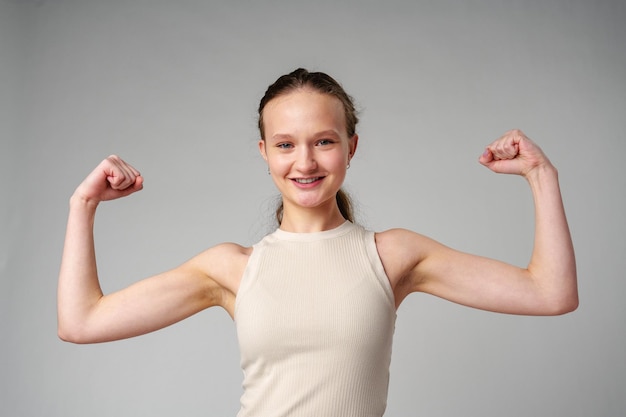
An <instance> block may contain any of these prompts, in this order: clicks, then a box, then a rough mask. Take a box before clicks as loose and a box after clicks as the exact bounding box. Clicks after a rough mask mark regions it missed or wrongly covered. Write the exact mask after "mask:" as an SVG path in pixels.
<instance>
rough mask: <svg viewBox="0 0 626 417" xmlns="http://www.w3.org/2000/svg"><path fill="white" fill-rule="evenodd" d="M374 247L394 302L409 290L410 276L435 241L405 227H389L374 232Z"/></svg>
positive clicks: (410, 284)
mask: <svg viewBox="0 0 626 417" xmlns="http://www.w3.org/2000/svg"><path fill="white" fill-rule="evenodd" d="M375 238H376V248H377V250H378V255H379V256H380V260H381V262H382V263H383V267H384V268H385V272H386V273H387V276H388V277H389V281H390V283H391V286H392V288H393V289H394V293H395V295H396V302H397V303H398V304H399V302H400V301H402V299H403V298H404V297H405V296H406V295H407V294H408V293H409V292H411V290H412V289H411V288H409V287H412V284H413V283H412V279H413V277H412V276H411V275H412V273H413V271H415V269H416V267H417V265H418V264H419V263H420V262H421V261H423V260H424V259H425V257H426V256H427V254H428V253H429V251H430V250H431V249H432V248H433V246H434V245H437V242H435V241H434V240H432V239H430V238H428V237H426V236H424V235H421V234H419V233H415V232H413V231H411V230H407V229H389V230H386V231H383V232H377V233H376V234H375Z"/></svg>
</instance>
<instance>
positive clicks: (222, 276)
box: [191, 242, 252, 294]
mask: <svg viewBox="0 0 626 417" xmlns="http://www.w3.org/2000/svg"><path fill="white" fill-rule="evenodd" d="M251 253H252V248H251V247H245V246H241V245H239V244H237V243H231V242H227V243H220V244H218V245H216V246H213V247H211V248H209V249H207V250H205V251H204V252H202V253H200V254H198V255H197V256H196V257H194V258H193V259H192V260H191V262H193V263H194V264H195V265H196V266H197V267H198V268H199V269H201V270H202V271H203V272H204V273H205V274H206V275H208V276H209V277H211V278H212V279H213V280H214V281H215V282H217V283H218V284H219V285H220V286H222V287H224V288H226V289H227V290H229V291H231V292H233V293H234V294H236V292H237V288H238V287H239V281H240V279H241V275H242V274H243V271H244V269H245V268H246V265H247V264H248V259H249V257H250V254H251Z"/></svg>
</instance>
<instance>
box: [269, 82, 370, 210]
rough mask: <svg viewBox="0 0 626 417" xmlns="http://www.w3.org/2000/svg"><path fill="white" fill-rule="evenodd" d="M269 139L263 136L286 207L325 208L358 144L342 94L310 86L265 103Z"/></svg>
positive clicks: (271, 169)
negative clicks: (337, 95) (348, 123)
mask: <svg viewBox="0 0 626 417" xmlns="http://www.w3.org/2000/svg"><path fill="white" fill-rule="evenodd" d="M263 126H264V133H265V140H261V141H259V149H260V151H261V155H263V158H264V159H265V160H266V161H267V163H268V165H269V170H270V173H271V175H272V179H273V180H274V183H275V184H276V186H277V187H278V189H279V191H280V192H281V194H282V197H283V205H284V208H285V210H286V211H287V210H289V209H291V208H294V207H302V208H308V209H324V208H328V207H329V205H334V204H336V202H335V195H336V193H337V191H338V190H339V188H340V187H341V185H342V184H343V181H344V178H345V176H346V169H347V168H346V167H347V165H348V163H349V161H350V158H352V155H353V154H354V151H355V150H356V145H357V141H358V137H357V135H354V136H353V137H348V135H347V133H346V123H345V114H344V108H343V104H342V103H341V101H339V99H337V98H335V97H333V96H331V95H327V94H321V93H318V92H315V91H312V90H309V89H299V90H295V91H293V92H291V93H288V94H285V95H281V96H278V97H276V98H274V99H272V100H271V101H270V102H268V103H267V105H266V106H265V108H264V109H263Z"/></svg>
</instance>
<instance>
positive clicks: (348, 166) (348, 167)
mask: <svg viewBox="0 0 626 417" xmlns="http://www.w3.org/2000/svg"><path fill="white" fill-rule="evenodd" d="M346 169H350V161H348V165H347V166H346Z"/></svg>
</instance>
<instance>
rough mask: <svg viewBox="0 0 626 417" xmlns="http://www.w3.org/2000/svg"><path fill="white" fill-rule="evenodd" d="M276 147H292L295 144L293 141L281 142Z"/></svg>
mask: <svg viewBox="0 0 626 417" xmlns="http://www.w3.org/2000/svg"><path fill="white" fill-rule="evenodd" d="M276 147H277V148H279V149H290V148H292V147H293V145H292V144H291V143H279V144H278V145H276Z"/></svg>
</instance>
